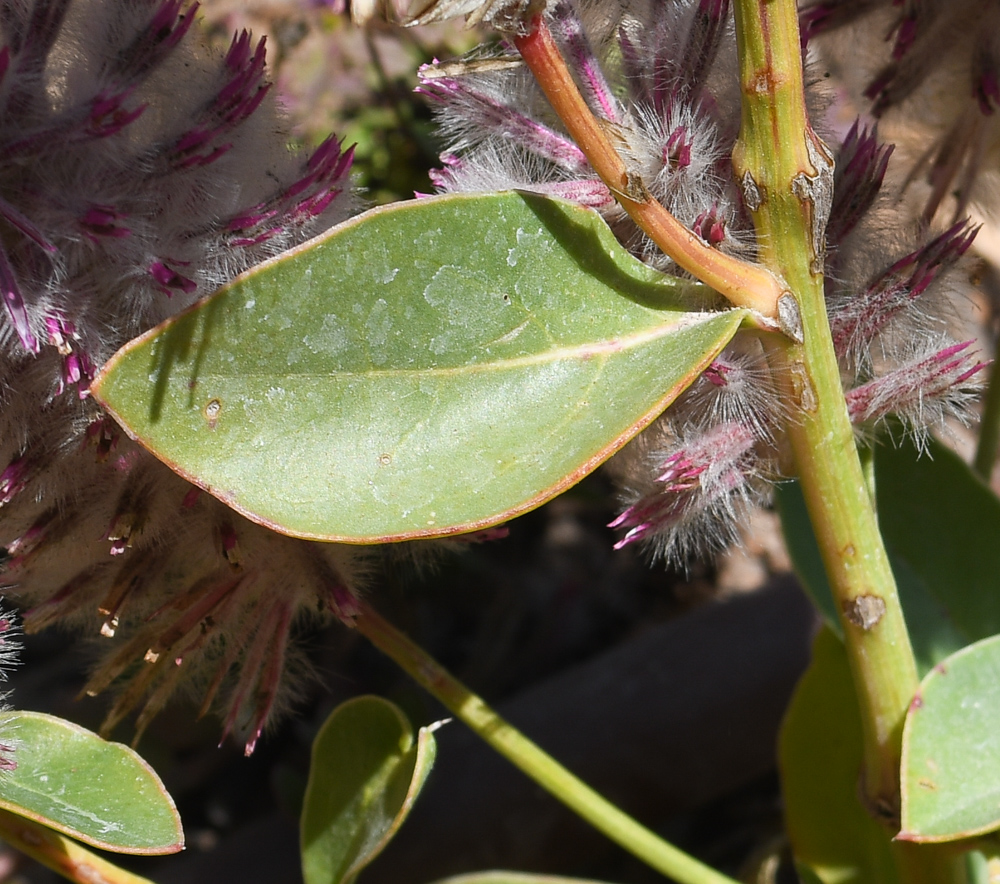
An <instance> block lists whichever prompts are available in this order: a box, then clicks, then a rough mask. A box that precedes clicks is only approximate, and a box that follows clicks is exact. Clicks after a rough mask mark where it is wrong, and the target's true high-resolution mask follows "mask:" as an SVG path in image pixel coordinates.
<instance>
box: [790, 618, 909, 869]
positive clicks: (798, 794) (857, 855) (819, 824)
mask: <svg viewBox="0 0 1000 884" xmlns="http://www.w3.org/2000/svg"><path fill="white" fill-rule="evenodd" d="M861 758H862V743H861V719H860V715H859V713H858V703H857V698H856V697H855V695H854V689H853V687H852V682H851V673H850V668H849V666H848V663H847V655H846V653H845V652H844V646H843V645H842V644H841V642H840V640H839V639H838V638H837V636H836V635H834V634H833V633H832V632H831V631H830V630H829V629H823V630H822V631H821V632H820V633H819V634H818V635H817V636H816V640H815V642H814V643H813V657H812V662H811V663H810V665H809V668H808V669H807V670H806V673H805V675H804V676H803V677H802V680H801V681H800V682H799V684H798V686H797V687H796V689H795V694H794V695H793V697H792V702H791V705H790V706H789V707H788V712H787V713H786V714H785V720H784V723H783V724H782V728H781V735H780V738H779V742H778V761H779V765H780V768H781V784H782V790H783V792H784V799H785V818H786V825H787V830H788V837H789V840H790V841H791V843H792V849H793V851H794V853H795V859H796V862H797V863H799V864H800V865H802V866H803V867H807V868H808V869H810V870H811V871H812V873H813V875H814V876H815V878H816V879H818V880H819V881H821V882H822V884H870V882H873V881H878V882H879V884H894V882H896V881H897V880H898V879H897V876H896V870H895V864H894V862H893V858H892V854H891V848H890V843H889V838H888V836H887V835H886V833H885V831H884V830H883V829H882V827H881V826H880V825H879V824H878V823H876V822H875V820H874V819H872V818H871V816H869V814H868V813H867V812H866V811H865V809H864V808H863V807H862V806H861V803H860V802H859V801H858V788H857V786H858V773H859V771H860V770H861Z"/></svg>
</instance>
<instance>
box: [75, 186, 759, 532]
mask: <svg viewBox="0 0 1000 884" xmlns="http://www.w3.org/2000/svg"><path fill="white" fill-rule="evenodd" d="M706 291H707V290H705V289H704V288H702V287H700V286H698V285H696V284H694V283H690V282H683V281H680V280H676V279H672V278H670V277H666V276H663V275H662V274H659V273H656V272H655V271H653V270H652V269H651V268H649V267H647V266H646V265H644V264H642V263H641V262H640V261H638V260H636V259H635V258H633V257H632V256H631V255H629V254H628V252H626V251H625V250H624V249H623V248H622V247H621V246H620V245H619V244H618V243H617V241H616V240H615V238H614V236H613V235H612V233H611V231H610V229H609V228H608V227H607V225H606V224H605V223H604V222H603V221H602V220H601V218H600V216H598V215H597V214H596V213H595V212H592V211H590V210H588V209H584V208H581V207H580V206H576V205H573V204H571V203H567V202H563V201H558V200H550V199H545V198H543V197H540V196H537V195H530V194H522V193H503V194H481V195H452V196H446V197H440V198H433V199H425V200H417V201H414V202H410V203H400V204H397V205H395V206H390V207H384V208H380V209H375V210H373V211H371V212H368V213H366V214H365V215H362V216H359V217H358V218H355V219H352V220H351V221H349V222H347V223H346V224H343V225H341V226H339V227H336V228H334V229H332V230H330V231H328V232H327V233H326V234H324V235H323V236H321V237H318V238H317V239H314V240H312V241H311V242H309V243H306V244H304V245H302V246H300V247H298V248H296V249H294V250H292V251H290V252H288V253H286V254H284V255H282V256H279V257H278V258H276V259H274V260H272V261H269V262H267V263H265V264H263V265H261V266H260V267H258V268H256V269H254V270H252V271H250V272H249V273H248V274H245V275H244V276H242V277H240V278H239V279H237V280H236V281H235V282H233V283H232V284H231V285H229V286H228V287H227V288H225V289H223V290H222V291H220V292H219V293H217V294H216V295H214V296H213V297H211V298H209V299H207V300H206V301H204V302H202V303H201V304H200V305H197V306H196V307H195V308H194V309H192V310H191V311H188V312H186V313H184V314H182V315H180V316H178V317H175V318H174V319H172V320H170V321H169V322H167V323H165V324H163V325H162V326H160V327H159V328H156V329H154V330H153V331H152V332H150V333H149V334H147V335H144V336H143V337H142V338H139V339H137V340H136V341H133V342H132V343H130V344H129V345H128V346H127V347H125V348H124V349H123V350H121V351H120V352H119V353H118V354H117V355H116V356H115V357H114V358H113V359H112V360H111V361H110V362H109V363H108V365H107V366H105V368H104V369H103V371H102V373H101V375H100V376H99V377H98V379H97V380H96V381H95V383H94V384H93V385H92V387H91V390H92V391H93V393H94V394H95V396H96V397H97V398H98V399H99V400H100V401H101V402H102V403H103V404H104V405H105V406H106V407H107V408H108V409H109V410H110V411H111V412H112V413H113V414H114V415H115V417H116V418H117V419H118V420H119V421H120V422H121V423H122V425H123V426H124V427H125V428H126V429H127V430H128V432H129V433H130V434H132V435H133V436H134V437H135V438H137V439H138V440H139V441H140V442H141V443H142V444H143V445H145V446H146V447H147V448H149V450H150V451H152V452H153V453H154V454H156V455H157V456H158V457H160V458H161V459H162V460H164V461H165V462H166V463H167V464H168V465H170V466H171V467H172V468H173V469H175V470H177V471H178V472H180V473H181V474H182V475H184V476H186V477H187V478H189V479H190V480H191V481H193V482H195V483H196V484H198V485H200V486H201V487H203V488H205V489H207V490H208V491H210V492H211V493H212V494H214V495H215V496H217V497H218V498H220V499H221V500H223V501H225V502H226V503H228V504H229V505H230V506H232V507H234V508H235V509H237V510H239V511H240V512H242V513H243V514H244V515H246V516H247V517H248V518H251V519H254V520H255V521H258V522H260V523H262V524H265V525H268V526H270V527H272V528H275V529H276V530H279V531H282V532H284V533H287V534H292V535H295V536H300V537H309V538H317V539H324V540H340V541H345V542H366V543H367V542H377V541H385V540H399V539H404V538H411V537H421V536H432V535H440V534H449V533H457V532H462V531H470V530H474V529H476V528H481V527H485V526H487V525H490V524H495V523H497V522H500V521H503V520H505V519H508V518H510V517H512V516H514V515H517V514H519V513H522V512H525V511H527V510H529V509H532V508H534V507H536V506H538V505H539V504H541V503H543V502H544V501H545V500H547V499H549V498H551V497H553V496H554V495H556V494H558V493H559V492H560V491H562V490H564V489H566V488H567V487H569V486H570V485H572V484H574V483H575V482H577V481H579V480H580V479H581V478H582V477H583V476H584V475H586V474H587V473H588V472H590V471H591V470H593V469H594V468H596V467H597V465H598V464H600V463H601V462H602V461H603V460H605V459H606V458H607V457H609V456H610V455H611V454H612V453H614V451H616V450H617V449H618V448H620V447H621V446H622V445H623V444H624V443H625V442H626V441H628V439H630V438H631V437H632V436H634V435H635V434H636V433H638V432H639V431H640V430H641V429H643V427H645V426H646V425H647V424H649V422H650V421H652V420H653V419H654V418H655V417H656V416H657V415H658V414H660V412H662V411H663V409H664V408H666V407H667V405H669V404H670V402H671V401H673V399H674V398H675V397H676V396H677V395H678V394H679V393H680V392H681V391H682V390H684V388H685V387H687V386H688V384H690V383H691V382H692V381H693V380H694V379H695V378H696V377H697V376H698V374H699V373H700V372H701V371H702V370H703V369H704V368H705V367H706V366H707V365H708V364H709V363H710V362H711V360H712V359H713V358H714V357H715V356H716V355H717V354H718V352H719V351H720V350H721V349H722V348H723V347H724V346H725V345H726V343H728V341H729V340H730V339H731V338H732V336H733V335H734V334H735V333H736V330H737V328H738V327H739V325H740V323H741V322H742V320H743V319H744V317H745V315H746V314H745V312H744V311H741V310H732V311H727V312H724V313H698V314H692V313H688V312H685V307H683V306H682V305H683V304H684V303H687V304H690V303H691V302H692V299H691V296H692V295H695V296H697V298H698V299H701V300H702V301H704V300H705V297H706ZM687 309H690V308H687Z"/></svg>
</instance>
